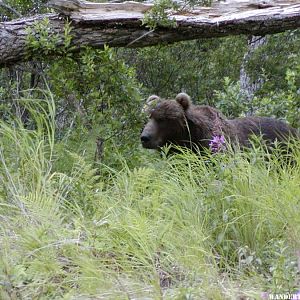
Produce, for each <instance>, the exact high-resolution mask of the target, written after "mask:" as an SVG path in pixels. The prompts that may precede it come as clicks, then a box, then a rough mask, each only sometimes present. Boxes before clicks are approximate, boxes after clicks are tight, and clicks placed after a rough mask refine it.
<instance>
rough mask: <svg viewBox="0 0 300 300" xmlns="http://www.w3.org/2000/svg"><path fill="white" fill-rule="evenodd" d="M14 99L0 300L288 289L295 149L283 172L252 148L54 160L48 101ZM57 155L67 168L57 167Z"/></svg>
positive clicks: (230, 295)
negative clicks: (17, 112) (16, 113)
mask: <svg viewBox="0 0 300 300" xmlns="http://www.w3.org/2000/svg"><path fill="white" fill-rule="evenodd" d="M23 101H24V103H25V105H26V107H27V108H28V111H29V112H30V117H31V119H32V120H33V122H34V124H33V125H34V126H33V127H34V129H27V128H25V127H24V124H22V123H21V122H20V121H19V120H15V121H14V122H13V123H12V124H8V123H7V122H3V121H2V122H1V123H0V134H1V146H0V149H1V151H0V163H1V165H0V166H1V168H0V178H1V182H2V185H1V190H0V206H1V213H0V220H1V234H0V244H1V250H0V251H1V255H0V257H1V263H0V283H1V299H74V297H75V298H76V299H78V298H80V297H82V298H83V299H90V298H89V297H91V298H93V297H95V298H96V299H102V298H105V299H124V298H129V299H133V298H141V299H145V298H147V297H150V298H151V299H156V298H157V299H162V298H164V299H238V298H239V297H242V296H247V297H251V298H252V299H260V294H261V292H273V293H275V292H277V293H278V292H286V291H290V292H292V291H296V289H297V287H298V286H299V282H297V280H298V279H297V256H296V250H297V249H299V240H300V234H299V233H300V219H299V216H298V212H299V209H300V207H299V206H300V203H299V194H300V187H299V181H300V151H299V150H300V149H298V147H297V146H295V152H296V154H295V160H296V161H297V163H296V162H295V163H294V165H293V166H289V165H288V164H285V163H283V162H282V161H281V160H280V158H279V157H280V155H279V154H280V153H277V154H278V155H276V153H275V154H273V155H272V156H271V157H270V159H269V160H266V159H265V155H266V154H265V153H263V151H262V150H261V148H257V149H255V150H252V151H249V152H248V153H231V152H230V151H229V152H228V153H226V154H218V155H212V154H210V153H207V156H206V157H203V158H202V159H199V157H198V156H197V155H195V154H192V153H190V152H183V153H182V154H179V155H177V156H173V157H169V158H162V159H155V158H153V159H152V161H150V160H148V161H147V162H146V163H144V165H140V166H139V167H136V168H133V169H130V168H128V165H127V164H126V162H125V161H124V160H123V161H122V169H118V170H117V169H112V168H109V167H108V166H104V165H101V166H99V167H98V168H97V169H95V168H93V167H92V165H91V164H90V163H88V162H87V161H86V160H85V159H84V157H83V156H80V155H78V154H75V153H71V152H68V153H65V154H64V155H63V156H60V155H58V154H57V151H56V149H57V145H56V143H55V140H54V135H55V123H54V115H55V114H54V113H55V111H54V102H53V99H51V95H48V98H46V100H45V101H37V100H34V102H33V101H32V100H23ZM33 104H34V107H36V108H35V109H33ZM46 116H47V117H46ZM12 149H13V151H12ZM278 151H279V150H278ZM119 159H122V157H120V158H119ZM62 160H63V161H65V160H68V161H70V164H71V168H70V170H69V171H68V172H63V171H61V170H60V169H59V167H55V165H58V166H59V162H60V161H62ZM99 172H100V173H99ZM102 173H103V174H105V175H106V176H103V174H102ZM95 298H93V299H95ZM240 299H242V298H240Z"/></svg>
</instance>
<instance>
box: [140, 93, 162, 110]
mask: <svg viewBox="0 0 300 300" xmlns="http://www.w3.org/2000/svg"><path fill="white" fill-rule="evenodd" d="M161 101H162V100H161V98H160V97H158V96H156V95H151V96H150V97H149V98H148V99H147V100H146V103H145V105H144V107H143V109H142V111H143V112H144V113H147V114H150V113H151V111H152V110H153V109H154V107H155V106H156V105H157V104H158V103H159V102H161Z"/></svg>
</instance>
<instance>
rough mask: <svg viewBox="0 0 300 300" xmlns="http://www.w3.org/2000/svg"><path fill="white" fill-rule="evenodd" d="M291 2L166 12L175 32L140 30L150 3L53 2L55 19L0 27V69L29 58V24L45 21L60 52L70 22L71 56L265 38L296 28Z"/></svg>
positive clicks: (299, 12) (299, 11)
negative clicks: (92, 49) (104, 50)
mask: <svg viewBox="0 0 300 300" xmlns="http://www.w3.org/2000/svg"><path fill="white" fill-rule="evenodd" d="M297 2H298V1H296V0H286V1H280V0H273V1H270V2H267V1H265V0H264V1H260V0H256V1H249V2H245V0H227V1H226V2H219V1H218V2H216V3H215V4H214V5H213V6H212V7H210V8H207V7H205V8H204V7H202V8H195V9H193V10H192V11H178V12H172V11H169V18H173V19H174V20H175V21H176V24H177V26H176V28H163V27H158V28H157V29H155V30H149V29H147V28H146V27H145V26H143V25H142V19H143V16H144V13H145V12H146V11H148V10H149V9H150V8H151V7H152V6H151V5H150V4H143V3H135V2H125V3H91V2H84V1H80V0H69V1H63V0H53V1H52V6H53V7H54V8H55V9H58V10H59V11H60V14H45V15H37V16H34V17H30V18H23V19H19V20H14V21H9V22H2V23H0V67H1V66H7V65H11V64H14V63H17V62H20V61H25V60H28V59H31V58H32V56H34V53H32V52H31V51H29V49H28V47H27V45H28V43H27V37H28V28H31V30H33V32H35V35H34V36H35V38H36V39H37V40H39V33H38V32H37V31H36V30H35V24H36V22H38V21H41V20H43V19H46V18H48V19H49V25H48V26H47V31H48V34H49V36H52V37H54V36H55V47H56V49H59V48H60V47H63V45H64V27H65V23H66V22H71V27H72V30H71V35H72V42H71V46H72V51H73V52H76V51H79V50H80V48H82V47H83V46H91V47H95V48H101V47H103V46H104V45H105V44H106V45H109V46H112V47H144V46H150V45H156V44H160V43H173V42H177V41H183V40H192V39H198V38H214V37H222V36H228V35H238V34H247V35H249V34H250V35H266V34H272V33H278V32H282V31H285V30H289V29H296V28H299V27H300V4H297ZM266 3H267V4H266ZM298 3H299V2H298ZM56 54H58V55H59V53H56ZM45 55H46V54H45Z"/></svg>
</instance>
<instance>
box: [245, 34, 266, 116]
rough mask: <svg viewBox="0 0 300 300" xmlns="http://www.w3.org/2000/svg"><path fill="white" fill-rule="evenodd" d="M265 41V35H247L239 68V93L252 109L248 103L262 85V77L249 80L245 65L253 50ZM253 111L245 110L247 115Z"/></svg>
mask: <svg viewBox="0 0 300 300" xmlns="http://www.w3.org/2000/svg"><path fill="white" fill-rule="evenodd" d="M266 42H267V38H266V37H265V36H253V35H252V36H249V38H248V51H247V52H246V53H245V55H244V59H243V62H242V66H241V70H240V86H241V93H243V96H244V97H245V98H246V99H245V100H246V101H247V104H248V105H247V106H248V107H251V108H252V109H253V106H252V105H249V103H251V102H252V100H253V98H254V95H255V93H256V92H257V91H258V90H259V89H260V88H261V86H262V85H263V78H256V79H255V80H251V77H250V76H249V74H248V73H247V71H246V66H247V64H248V62H249V60H250V59H251V57H252V55H253V53H254V51H255V50H256V49H258V48H259V47H261V46H262V45H264V44H265V43H266ZM253 113H254V112H253V111H252V110H250V111H248V112H247V115H252V114H253Z"/></svg>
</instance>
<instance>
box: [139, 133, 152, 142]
mask: <svg viewBox="0 0 300 300" xmlns="http://www.w3.org/2000/svg"><path fill="white" fill-rule="evenodd" d="M150 140H151V136H150V135H147V134H142V135H141V141H142V143H147V142H150Z"/></svg>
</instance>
